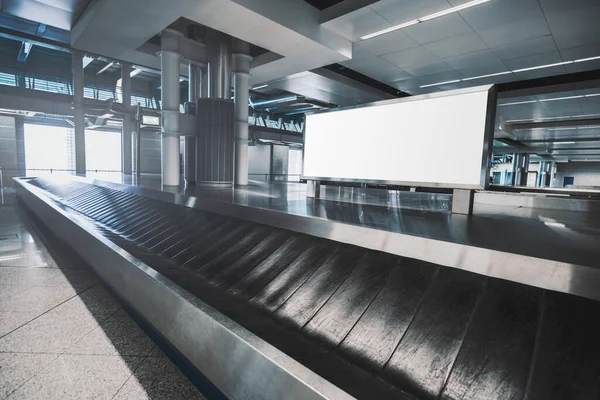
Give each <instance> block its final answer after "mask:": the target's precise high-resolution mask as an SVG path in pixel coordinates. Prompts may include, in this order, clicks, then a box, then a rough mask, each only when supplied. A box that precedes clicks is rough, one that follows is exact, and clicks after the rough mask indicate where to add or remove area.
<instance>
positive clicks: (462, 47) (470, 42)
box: [425, 33, 487, 58]
mask: <svg viewBox="0 0 600 400" xmlns="http://www.w3.org/2000/svg"><path fill="white" fill-rule="evenodd" d="M425 47H426V48H427V49H428V50H429V51H431V52H432V53H433V54H435V55H437V56H438V57H440V58H447V57H453V56H457V55H460V54H466V53H472V52H475V51H478V50H484V49H487V45H486V44H485V43H484V42H483V41H482V40H481V39H480V38H479V36H477V35H476V34H474V33H469V34H466V35H462V36H457V37H454V38H449V39H445V40H440V41H438V42H434V43H429V44H428V45H425Z"/></svg>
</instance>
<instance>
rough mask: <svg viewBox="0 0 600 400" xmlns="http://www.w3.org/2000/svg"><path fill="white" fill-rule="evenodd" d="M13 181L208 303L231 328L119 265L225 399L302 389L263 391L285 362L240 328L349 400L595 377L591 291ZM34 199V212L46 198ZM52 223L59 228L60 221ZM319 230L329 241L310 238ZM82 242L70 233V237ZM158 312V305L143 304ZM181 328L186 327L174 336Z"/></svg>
mask: <svg viewBox="0 0 600 400" xmlns="http://www.w3.org/2000/svg"><path fill="white" fill-rule="evenodd" d="M21 185H22V187H23V189H25V190H28V192H27V193H25V194H22V196H25V197H27V196H28V194H35V195H37V196H39V198H37V197H34V196H33V195H32V196H30V197H32V198H33V199H34V200H35V199H38V200H40V201H42V200H44V201H46V200H47V202H48V203H49V204H50V205H52V206H54V207H55V208H56V209H57V210H59V211H61V212H62V213H63V214H64V215H65V216H68V217H69V218H70V221H71V222H73V221H74V222H75V223H80V224H81V223H83V224H84V226H85V227H87V228H88V229H91V230H92V231H93V233H94V234H96V235H98V236H101V237H100V239H104V241H103V242H102V243H105V245H108V244H110V242H108V241H107V240H106V239H108V240H110V241H111V242H112V244H113V245H116V246H119V247H121V248H122V249H123V250H120V253H121V254H122V255H123V256H129V257H131V256H133V257H135V259H138V260H141V261H138V263H140V262H141V263H143V264H142V265H144V266H145V268H147V269H148V270H150V268H151V269H152V270H154V271H155V272H153V274H152V275H153V276H154V277H155V278H156V280H161V279H164V278H163V277H166V278H168V280H165V281H166V282H167V283H168V284H170V282H169V280H170V281H172V282H174V283H176V284H177V285H179V286H181V287H182V288H184V289H185V290H186V291H187V292H185V291H183V293H186V294H188V295H195V296H197V297H198V299H199V300H198V301H199V302H200V304H201V305H203V306H204V307H205V308H204V309H203V311H204V312H205V313H206V312H207V309H208V310H210V311H212V312H214V313H217V311H218V312H220V313H222V314H218V313H217V314H218V315H220V316H221V317H222V318H223V320H224V321H226V322H229V323H231V324H233V326H234V327H237V329H239V330H236V331H230V330H231V325H228V324H226V323H224V322H223V321H222V320H219V322H221V323H222V326H223V327H224V329H218V330H217V329H213V325H212V324H213V321H212V320H210V319H209V320H208V321H206V319H204V318H203V319H198V318H197V316H196V315H195V314H194V313H193V310H189V309H188V308H183V307H180V306H179V303H177V302H175V301H172V297H170V296H163V295H162V293H161V292H160V290H158V289H157V288H156V285H155V284H154V283H148V282H146V279H145V278H143V279H140V277H136V276H129V275H126V274H123V273H119V274H118V275H119V280H118V284H117V286H119V287H123V286H126V287H127V289H126V290H127V294H128V296H130V297H129V298H128V300H129V301H131V302H133V303H134V305H135V304H137V305H138V306H139V307H140V308H141V309H144V310H147V313H149V314H152V315H154V320H152V321H151V323H155V322H157V323H158V324H159V325H160V327H161V328H162V329H165V328H166V329H168V332H169V334H171V335H175V336H177V334H178V333H181V335H182V336H184V335H185V338H184V345H186V346H185V349H186V352H185V353H184V354H186V355H188V352H190V354H192V355H193V356H194V357H195V358H197V359H202V360H203V361H204V363H205V364H203V367H205V368H208V370H209V371H210V372H211V375H210V376H209V378H210V379H212V376H213V374H212V373H213V372H214V371H215V370H216V369H217V368H218V366H220V365H223V364H224V361H223V359H225V360H226V361H227V363H226V369H225V370H224V371H220V370H219V371H218V372H219V374H220V378H221V380H220V381H219V382H223V380H227V381H228V382H229V384H230V386H229V387H227V389H228V390H229V391H228V392H226V395H228V396H230V397H232V398H258V397H260V398H276V397H273V396H280V397H281V398H306V394H307V393H306V392H304V393H300V392H298V391H297V390H302V389H304V388H305V386H302V385H296V386H290V385H289V381H288V382H280V381H276V382H277V383H276V385H275V386H276V387H274V388H273V387H271V386H269V385H272V384H273V383H274V380H275V379H279V376H277V377H275V376H273V375H279V374H281V373H283V372H285V371H281V369H286V368H285V365H283V363H278V364H279V366H280V367H279V369H278V368H277V367H275V368H273V365H272V364H269V363H268V362H267V363H263V362H258V361H256V359H255V358H254V357H253V356H254V353H250V354H251V355H252V356H250V355H248V353H247V352H246V351H249V349H247V348H246V347H244V346H242V348H241V349H240V348H239V347H237V343H236V348H235V349H234V350H232V349H231V348H229V347H223V346H227V345H228V343H227V340H228V339H229V337H230V336H231V335H234V336H235V335H237V336H238V337H239V336H242V335H241V334H240V332H241V333H246V334H248V332H247V331H245V330H244V329H243V328H241V327H240V326H239V325H237V324H240V325H241V326H243V327H244V328H246V329H248V330H250V331H251V332H252V333H253V334H255V335H257V336H259V337H260V338H261V339H257V342H258V343H259V344H261V343H264V342H262V340H265V341H267V342H268V343H270V344H272V345H274V346H275V347H277V348H278V349H279V350H281V351H283V352H284V353H285V354H287V356H290V357H292V358H294V359H295V360H297V361H299V362H300V363H302V364H303V365H304V366H305V367H308V368H309V369H310V370H312V371H313V372H314V373H317V374H318V375H320V376H322V377H323V378H325V379H326V380H327V381H318V380H310V381H306V380H304V382H306V383H307V385H308V386H312V385H313V384H315V383H317V384H320V385H321V386H318V387H317V388H316V390H317V392H318V394H321V395H322V396H323V397H326V398H337V397H336V396H343V395H345V393H343V392H340V391H337V392H336V391H330V392H328V393H325V392H324V391H323V390H321V389H322V388H323V387H326V388H330V389H331V388H332V386H327V385H330V384H333V385H335V386H337V387H339V388H341V389H343V390H344V391H345V392H347V393H348V394H350V395H352V396H355V397H357V398H378V399H388V398H389V399H391V398H394V399H398V398H400V399H413V400H414V399H432V398H444V399H455V398H462V399H480V398H485V399H488V398H544V399H545V398H578V399H596V398H597V397H598V395H600V387H599V386H598V385H597V381H596V379H594V377H596V376H598V374H599V373H600V344H599V343H598V341H597V336H598V334H600V324H598V323H597V322H596V320H595V318H590V316H593V315H596V314H597V313H598V311H600V303H598V302H595V301H591V300H587V299H582V298H578V297H576V296H569V295H566V294H560V293H554V292H552V291H546V290H540V289H538V288H536V287H533V286H527V285H520V284H517V283H513V282H509V281H507V280H503V279H493V278H490V277H488V276H486V275H485V274H473V273H470V272H466V271H462V270H460V269H455V268H446V267H444V266H441V265H435V264H430V263H425V262H422V261H417V260H414V259H410V258H405V257H397V256H395V255H391V254H386V253H383V252H379V251H373V250H369V249H366V248H364V247H363V246H352V245H348V244H347V243H346V242H345V241H342V242H340V241H331V240H328V239H327V238H330V237H337V236H339V232H338V231H341V230H346V228H345V227H343V226H339V225H341V224H329V223H327V222H328V221H323V220H317V219H314V218H306V217H296V216H291V215H288V214H282V213H276V212H272V211H267V210H260V209H251V208H248V207H240V206H236V205H227V204H224V203H219V202H214V201H209V200H201V199H193V198H184V196H176V195H173V194H171V195H170V196H171V197H169V196H168V195H169V194H167V193H164V192H152V191H144V190H142V189H136V188H131V187H126V186H122V185H115V184H104V185H99V184H97V185H94V184H90V183H88V182H86V181H85V180H82V179H75V180H60V179H35V180H32V181H30V182H29V183H27V182H25V181H23V183H22V184H21ZM40 189H42V190H43V191H42V190H40ZM46 196H50V197H51V198H53V199H55V201H54V202H52V201H50V200H49V199H48V197H46ZM173 203H179V204H180V205H177V204H173ZM182 205H184V206H182ZM32 206H33V207H32V208H33V209H34V210H35V211H36V212H37V213H38V214H44V206H39V205H37V204H32ZM236 216H237V217H240V218H239V219H238V218H236ZM253 221H254V222H253ZM53 222H56V223H57V229H58V230H61V228H59V227H58V225H60V224H61V221H57V220H55V221H53ZM257 222H260V223H257ZM46 223H49V222H48V221H46ZM51 226H53V227H54V226H55V225H51ZM346 226H349V225H346ZM282 227H284V229H282ZM290 229H291V230H290ZM325 229H327V230H328V232H326V234H327V235H326V237H323V238H319V236H320V235H318V234H312V233H318V232H321V233H324V231H325ZM299 230H300V231H301V230H305V231H311V234H310V235H304V234H300V233H297V232H299ZM370 231H372V230H370ZM73 233H76V232H71V234H73ZM347 233H348V234H353V236H354V237H358V236H369V235H371V234H374V233H373V232H369V231H365V230H364V229H363V230H361V231H355V232H351V231H350V232H347ZM80 234H81V232H80ZM69 238H71V236H69ZM381 239H384V240H387V239H389V237H388V238H381ZM80 240H81V239H80V238H79V237H76V238H75V239H73V241H74V242H75V243H73V246H77V245H78V244H79V242H80ZM392 242H393V240H392ZM395 244H397V243H392V245H395ZM82 248H83V247H82ZM75 249H76V250H79V251H81V252H84V251H82V250H80V249H78V248H77V247H75ZM85 249H86V251H87V247H85ZM436 250H437V246H431V248H430V251H436ZM389 252H390V251H388V253H389ZM91 253H92V254H88V255H87V257H90V258H92V259H91V260H90V262H93V260H95V262H96V265H100V266H99V268H103V269H105V270H106V269H108V270H112V269H113V268H118V267H121V268H124V266H122V265H120V264H119V265H115V263H114V262H113V257H108V259H104V261H105V262H106V263H108V264H107V265H104V262H103V261H102V260H103V258H102V256H101V255H100V254H98V253H95V251H94V249H93V248H92V249H91ZM465 255H466V256H467V257H468V256H469V254H465ZM471 255H472V254H471ZM491 256H492V257H493V256H494V255H491ZM482 261H483V258H482V257H479V262H482ZM498 261H500V262H503V261H505V259H499V260H498ZM129 269H131V268H129ZM135 270H136V269H134V271H135ZM125 272H129V271H125ZM109 279H110V277H109ZM114 279H115V277H113V280H114ZM161 283H164V281H161ZM167 283H164V284H167ZM168 284H167V285H168ZM171 285H172V284H171ZM158 286H159V288H160V289H161V290H164V287H163V286H162V285H158ZM142 287H143V288H144V290H143V291H144V294H143V295H141V293H140V292H142V290H141V289H142ZM178 293H179V294H180V295H181V296H182V297H184V296H183V294H181V292H178ZM148 297H150V298H152V301H150V302H147V300H146V299H147V298H148ZM142 303H143V304H142ZM190 303H191V302H190ZM206 304H208V305H210V306H207V305H206ZM168 307H172V308H171V312H169V313H166V314H165V313H161V314H160V315H156V314H158V313H160V312H161V311H163V310H164V309H165V308H168ZM211 307H212V308H211ZM215 309H216V310H217V311H215ZM223 314H224V315H226V316H227V317H223ZM213 315H214V314H211V316H213ZM213 318H214V317H213ZM231 320H233V321H235V322H236V323H237V324H236V323H233V322H231ZM165 321H167V323H168V324H170V325H168V327H167V325H166V324H167V323H165ZM207 323H208V325H206V324H207ZM182 325H183V326H184V328H183V329H185V326H193V327H194V328H195V329H194V330H193V331H192V330H185V331H184V332H179V327H181V326H182ZM161 332H162V330H161ZM190 335H191V336H192V337H191V338H190ZM248 335H250V336H251V335H252V334H248ZM244 338H246V337H244ZM191 342H194V344H195V346H194V347H189V345H190V344H191ZM246 343H248V344H250V345H251V346H253V347H254V349H257V347H256V345H255V343H254V342H252V341H249V340H247V341H246ZM263 348H264V347H258V349H257V350H259V351H261V350H263ZM550 355H552V356H550ZM230 356H231V357H230ZM287 356H286V357H287ZM286 360H287V359H286V358H285V357H284V358H283V361H286ZM259 361H262V359H259ZM278 361H279V360H278ZM206 363H210V365H206ZM288 365H289V364H288ZM282 366H283V368H281V367H282ZM287 371H289V370H287ZM239 374H242V375H241V376H240V375H239ZM264 375H267V376H266V377H265V376H264ZM295 376H296V377H298V378H299V379H300V377H299V375H298V374H295ZM284 377H287V375H285V376H284ZM590 378H591V379H590ZM248 379H250V381H249V380H248ZM292 382H293V383H297V381H293V380H292ZM548 382H552V384H551V386H552V387H551V388H549V387H548V386H549V385H548ZM573 382H580V383H578V384H577V385H574V384H573ZM249 385H253V387H252V388H251V389H252V391H251V392H248V391H247V390H248V386H249ZM218 386H219V387H221V385H218ZM298 386H300V387H299V389H298ZM259 392H260V395H256V394H257V393H259ZM231 393H234V395H231ZM318 394H317V395H318ZM550 394H551V395H550ZM315 396H316V395H315ZM315 396H313V397H315Z"/></svg>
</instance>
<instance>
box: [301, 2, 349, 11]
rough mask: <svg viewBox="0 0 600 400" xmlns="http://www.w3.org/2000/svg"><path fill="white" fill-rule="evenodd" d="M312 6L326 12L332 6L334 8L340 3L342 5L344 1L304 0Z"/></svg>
mask: <svg viewBox="0 0 600 400" xmlns="http://www.w3.org/2000/svg"><path fill="white" fill-rule="evenodd" d="M304 1H305V2H307V3H308V4H310V5H311V6H313V7H315V8H318V9H319V10H324V9H326V8H329V7H331V6H334V5H336V4H338V3H341V2H342V1H344V0H304Z"/></svg>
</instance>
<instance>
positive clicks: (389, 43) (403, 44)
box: [354, 31, 419, 55]
mask: <svg viewBox="0 0 600 400" xmlns="http://www.w3.org/2000/svg"><path fill="white" fill-rule="evenodd" d="M418 45H419V44H418V43H417V42H415V41H414V40H413V39H411V38H410V37H409V36H408V35H406V34H405V33H404V32H402V31H395V32H391V33H388V34H386V35H381V36H377V37H374V38H372V39H369V40H361V41H359V42H357V43H356V44H355V45H354V48H355V49H359V50H360V49H363V50H367V51H369V52H371V53H373V54H376V55H382V54H388V53H393V52H396V51H400V50H404V49H409V48H411V47H416V46H418Z"/></svg>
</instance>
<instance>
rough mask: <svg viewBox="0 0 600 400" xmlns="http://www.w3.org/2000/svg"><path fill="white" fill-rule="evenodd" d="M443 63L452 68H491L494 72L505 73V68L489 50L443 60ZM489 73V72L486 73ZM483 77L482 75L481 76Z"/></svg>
mask: <svg viewBox="0 0 600 400" xmlns="http://www.w3.org/2000/svg"><path fill="white" fill-rule="evenodd" d="M444 61H445V62H446V63H447V64H449V65H450V66H452V67H453V68H456V69H460V68H485V67H491V68H492V69H495V71H494V72H500V71H505V70H506V66H505V65H504V63H502V61H500V59H499V58H498V57H496V55H495V54H494V53H492V52H491V51H490V50H480V51H476V52H473V53H468V54H461V55H459V56H454V57H448V58H444ZM486 73H491V72H486ZM481 75H483V73H482V74H481Z"/></svg>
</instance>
